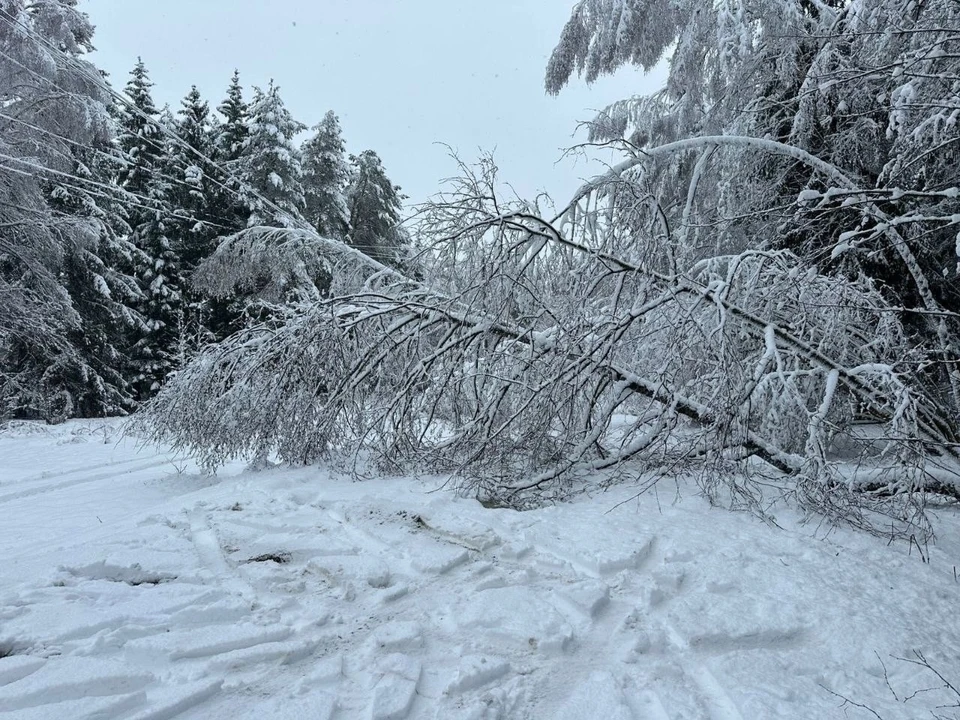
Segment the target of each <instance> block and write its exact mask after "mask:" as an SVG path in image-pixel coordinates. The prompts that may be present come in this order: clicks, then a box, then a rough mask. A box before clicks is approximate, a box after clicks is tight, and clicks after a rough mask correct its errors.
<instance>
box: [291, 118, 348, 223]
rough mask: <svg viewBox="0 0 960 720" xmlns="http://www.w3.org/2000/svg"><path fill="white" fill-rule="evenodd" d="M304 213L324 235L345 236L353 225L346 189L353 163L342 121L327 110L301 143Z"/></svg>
mask: <svg viewBox="0 0 960 720" xmlns="http://www.w3.org/2000/svg"><path fill="white" fill-rule="evenodd" d="M302 152H303V186H304V199H305V210H304V217H305V218H306V219H307V221H308V222H309V223H310V224H311V225H312V226H313V227H315V228H316V229H317V232H318V233H319V234H320V235H321V236H322V237H327V238H333V239H337V240H345V239H346V237H347V233H348V231H349V227H350V212H349V210H348V208H347V197H346V190H347V186H348V184H349V182H350V166H349V165H348V164H347V156H346V149H345V146H344V142H343V137H342V135H341V132H340V121H339V120H338V119H337V116H336V115H334V113H333V111H332V110H331V111H329V112H327V114H326V115H324V117H323V120H322V121H321V122H320V123H319V124H318V125H317V126H316V127H315V128H314V135H313V137H311V138H310V139H308V140H307V141H306V142H304V144H303V147H302Z"/></svg>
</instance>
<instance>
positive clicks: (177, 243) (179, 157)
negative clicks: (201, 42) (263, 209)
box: [167, 86, 222, 356]
mask: <svg viewBox="0 0 960 720" xmlns="http://www.w3.org/2000/svg"><path fill="white" fill-rule="evenodd" d="M173 129H174V131H175V132H176V134H177V136H178V137H179V138H180V140H181V141H182V142H178V143H172V144H170V146H169V158H168V160H167V165H168V169H169V173H170V175H169V176H170V178H171V183H170V186H169V197H168V199H167V204H168V205H169V207H170V208H171V209H172V214H171V215H170V219H169V222H168V227H167V232H168V236H169V238H170V240H171V243H172V249H173V252H174V253H175V254H176V256H177V260H178V262H179V274H180V276H181V283H180V287H181V294H182V299H183V328H182V330H183V332H182V335H181V351H180V355H181V356H183V355H185V354H187V353H188V352H191V351H192V350H193V349H195V348H196V347H197V346H198V345H200V344H202V343H204V342H208V341H210V340H211V339H213V336H214V335H215V334H216V333H214V334H213V335H211V328H210V325H211V323H215V322H217V320H216V319H211V313H212V312H213V311H212V309H211V307H210V303H209V302H208V301H206V300H205V299H204V298H203V297H202V296H201V295H200V294H199V293H198V292H196V291H195V290H193V289H192V288H191V285H190V283H189V277H190V275H191V274H192V273H193V272H194V270H196V268H197V265H198V264H199V263H200V262H201V261H203V259H204V258H206V257H208V256H209V255H210V254H211V253H212V252H213V251H214V249H215V248H216V245H217V239H218V236H219V235H220V234H221V231H220V230H219V229H218V228H219V227H220V224H219V222H218V221H219V219H220V218H219V216H218V212H217V209H218V200H219V198H220V196H221V192H220V190H219V186H218V185H217V181H216V180H215V178H214V177H212V176H211V175H210V173H216V172H217V171H216V168H215V167H212V166H211V165H210V164H209V163H207V162H204V160H203V158H205V157H210V156H211V155H212V154H213V150H214V145H215V142H216V136H215V135H214V129H213V127H212V122H211V115H210V108H209V106H208V104H207V103H206V102H205V101H204V100H203V99H202V98H201V97H200V92H199V91H198V90H197V88H196V86H194V87H192V88H191V90H190V92H189V93H187V95H186V97H184V99H183V100H182V101H181V104H180V110H179V111H178V113H177V117H176V119H175V120H174V122H173ZM220 182H222V181H220Z"/></svg>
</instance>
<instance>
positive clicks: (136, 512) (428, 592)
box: [0, 421, 960, 720]
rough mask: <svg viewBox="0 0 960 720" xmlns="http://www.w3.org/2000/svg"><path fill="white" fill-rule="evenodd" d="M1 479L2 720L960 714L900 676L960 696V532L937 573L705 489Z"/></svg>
mask: <svg viewBox="0 0 960 720" xmlns="http://www.w3.org/2000/svg"><path fill="white" fill-rule="evenodd" d="M0 458H3V463H2V465H0V510H2V512H3V518H4V522H3V523H2V524H0V549H2V550H3V557H4V559H5V562H4V563H3V564H2V565H0V715H3V716H4V717H11V718H16V720H21V719H25V718H50V717H69V718H116V719H117V720H135V719H136V720H147V719H149V720H167V719H170V718H177V719H178V720H181V719H182V720H201V719H203V720H206V719H208V718H209V719H212V720H218V719H221V720H222V719H226V718H230V720H243V719H245V718H250V719H252V718H264V719H265V720H273V719H278V720H279V719H282V718H295V717H311V718H324V719H328V720H329V719H333V720H338V719H341V718H378V719H388V718H393V719H405V718H411V719H413V720H420V719H428V718H429V719H430V720H433V719H435V718H436V719H446V718H451V719H453V720H458V719H463V720H466V719H468V718H470V719H478V720H479V719H485V720H487V719H496V718H500V719H502V720H508V719H513V718H517V719H520V720H532V719H539V718H559V719H566V718H569V719H571V720H573V719H579V718H593V717H601V718H609V719H610V720H646V719H655V720H665V719H670V718H673V719H675V718H691V719H693V720H697V719H704V720H706V719H708V718H710V719H713V720H737V719H739V718H755V717H756V718H774V717H775V718H797V719H800V718H803V719H807V718H820V717H844V716H845V717H850V718H857V717H864V718H866V717H873V715H871V714H870V713H869V712H867V711H866V710H863V709H860V708H857V707H856V706H854V705H847V706H846V707H845V708H841V706H842V705H843V702H844V701H843V700H842V699H841V698H840V697H838V696H843V697H846V698H849V699H850V700H851V701H853V702H857V703H861V704H863V705H866V706H869V707H870V708H872V709H874V710H875V711H876V712H877V713H879V714H880V715H882V716H883V717H884V718H887V719H889V720H897V719H898V718H899V719H906V718H914V717H921V716H925V715H926V716H929V710H930V709H932V708H935V707H936V706H937V705H942V704H944V703H946V704H949V703H950V702H955V701H956V699H957V698H952V699H951V698H950V696H949V695H945V694H943V693H941V692H930V693H920V694H919V695H917V696H916V697H914V698H913V699H912V700H910V701H908V702H907V703H904V702H902V699H903V698H905V697H908V696H909V695H911V694H912V693H914V692H915V691H917V690H920V689H923V688H928V687H932V686H939V685H940V683H939V682H938V681H937V680H936V678H933V677H932V676H931V675H930V674H929V673H927V672H926V671H924V670H923V669H922V668H919V667H918V666H916V665H911V664H908V663H906V662H903V661H901V660H898V659H897V658H904V657H912V653H913V652H914V651H920V652H922V653H923V654H924V655H925V656H926V657H927V658H928V659H930V661H931V662H932V663H934V664H935V665H936V666H937V667H938V668H939V669H940V670H941V671H942V672H944V673H945V675H946V676H947V678H948V679H952V680H953V681H956V680H958V678H957V676H956V672H957V670H956V663H955V659H956V657H957V656H958V654H960V617H958V616H957V613H956V611H955V608H956V607H957V602H958V599H960V597H958V596H960V583H958V582H957V581H956V576H955V567H956V566H957V565H960V540H958V537H960V533H958V532H957V531H958V529H960V513H958V512H957V510H956V509H955V508H950V507H944V508H941V509H940V510H938V511H937V512H936V514H937V516H938V518H939V519H938V530H939V535H940V538H941V539H940V542H939V544H937V545H935V546H931V547H928V548H926V547H925V548H922V550H923V557H925V558H927V559H928V562H923V560H922V559H921V556H920V554H919V553H918V552H917V548H910V547H907V546H905V545H889V544H888V543H887V541H886V539H883V538H874V537H870V536H867V535H864V534H860V533H857V532H856V531H853V530H848V529H844V528H829V527H826V526H824V525H822V524H820V523H817V522H811V523H807V524H804V523H802V522H800V518H799V517H798V516H796V515H795V514H794V513H793V512H792V511H791V510H789V509H788V508H774V512H775V514H776V518H775V520H776V526H775V525H774V524H773V523H769V524H764V523H762V522H760V521H759V520H757V519H756V518H754V517H753V516H750V515H745V514H737V513H732V512H729V511H726V510H723V509H718V508H711V507H709V506H708V505H707V504H706V503H705V502H703V501H702V500H700V499H699V498H698V497H697V496H696V493H695V488H694V486H693V485H692V484H689V483H687V482H685V481H683V480H669V481H667V480H664V481H663V482H662V485H661V488H660V490H659V492H657V493H654V494H649V495H644V496H641V497H638V498H634V497H633V496H634V495H635V493H636V489H635V488H633V487H619V488H614V489H611V490H609V491H607V492H604V493H598V494H596V495H595V496H592V497H582V498H580V499H579V500H576V501H574V502H571V503H568V504H563V505H556V506H552V507H547V508H543V509H540V510H534V511H529V512H524V513H519V512H514V511H511V510H507V509H487V508H484V507H483V506H481V505H480V504H479V503H477V502H476V501H474V500H470V499H465V498H459V497H456V496H455V495H453V494H452V493H451V492H448V491H447V490H437V487H438V486H439V485H440V481H439V480H437V479H434V480H432V481H431V480H424V479H419V480H418V479H414V478H381V479H374V480H368V481H364V482H354V481H352V480H350V479H349V478H345V477H342V476H339V475H337V474H336V473H333V472H331V471H328V470H324V469H322V468H312V469H272V470H269V471H265V472H260V473H249V472H244V471H242V468H241V467H239V466H237V467H232V468H227V469H226V471H224V472H223V473H221V474H220V475H219V476H218V477H216V478H210V477H205V476H202V475H201V474H200V473H199V472H198V471H197V469H196V468H195V467H194V466H193V465H192V463H190V462H189V461H186V460H184V459H182V458H178V457H176V456H174V455H173V454H172V453H170V452H169V451H167V450H166V449H164V448H157V447H150V446H139V445H138V444H137V443H136V442H135V441H134V440H131V439H121V438H120V435H119V433H118V431H117V423H115V422H106V423H104V422H91V421H84V422H71V423H67V424H66V425H63V426H59V427H56V428H47V427H44V426H40V425H35V424H31V423H12V424H8V425H7V426H6V429H5V430H0ZM644 480H646V479H644ZM887 679H889V682H890V685H891V686H892V687H893V688H894V689H895V690H896V691H897V693H898V696H897V697H899V698H900V699H901V700H898V699H897V697H894V695H893V694H892V693H891V691H890V689H889V688H888V687H887V685H886V682H887ZM833 693H835V694H833ZM939 712H941V713H943V712H944V711H939ZM948 716H949V715H948Z"/></svg>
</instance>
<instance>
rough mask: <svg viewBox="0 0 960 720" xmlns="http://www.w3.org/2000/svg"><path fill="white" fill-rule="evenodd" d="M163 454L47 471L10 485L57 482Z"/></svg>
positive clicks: (14, 481)
mask: <svg viewBox="0 0 960 720" xmlns="http://www.w3.org/2000/svg"><path fill="white" fill-rule="evenodd" d="M161 456H162V454H161V453H156V454H155V455H153V456H152V457H150V458H144V457H133V458H127V459H126V460H110V461H108V462H102V463H96V464H93V465H82V466H81V467H76V468H73V469H72V470H62V471H60V472H52V471H50V470H47V471H45V472H42V473H40V474H39V475H31V476H30V477H25V478H21V479H20V480H13V481H11V482H9V483H7V484H8V485H12V486H14V487H16V486H17V485H26V484H28V483H35V482H40V481H41V480H57V479H59V478H63V477H68V476H70V475H77V474H79V473H84V472H91V471H93V470H103V469H105V468H114V467H117V466H119V465H129V464H130V463H135V462H144V461H146V460H148V459H156V458H158V457H161Z"/></svg>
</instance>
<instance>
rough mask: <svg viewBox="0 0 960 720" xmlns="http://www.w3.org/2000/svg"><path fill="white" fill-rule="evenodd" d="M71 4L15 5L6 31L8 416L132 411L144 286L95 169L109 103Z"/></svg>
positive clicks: (2, 140) (2, 42)
mask: <svg viewBox="0 0 960 720" xmlns="http://www.w3.org/2000/svg"><path fill="white" fill-rule="evenodd" d="M74 5H75V3H74V2H72V0H37V1H35V2H30V3H26V2H23V0H10V1H8V2H5V3H4V4H3V7H2V11H3V20H4V22H3V23H2V24H0V51H2V55H0V58H2V59H0V96H2V97H3V98H4V102H3V120H2V123H0V151H2V152H3V153H4V154H5V155H6V156H7V157H8V160H6V161H5V162H4V164H3V168H0V223H2V225H3V227H4V232H3V233H2V234H0V417H3V416H19V417H41V418H45V419H46V420H48V421H50V422H55V421H60V420H63V419H66V418H68V417H71V416H74V415H78V414H84V415H104V414H115V413H120V412H124V411H126V410H128V409H129V408H130V407H131V403H130V394H129V392H128V391H127V387H126V383H125V379H124V378H123V377H122V371H123V368H124V362H123V358H122V357H120V355H121V353H122V350H121V349H120V348H122V347H124V345H125V342H124V338H123V337H122V336H123V334H124V331H125V329H126V328H127V327H128V323H133V322H134V321H135V313H133V312H131V310H130V309H129V307H128V304H129V303H131V302H132V301H133V300H135V298H136V294H137V286H136V284H135V283H132V282H131V281H130V277H129V276H128V275H127V274H126V271H125V268H124V263H125V261H127V260H129V259H130V253H129V252H128V251H129V247H128V246H125V244H124V242H123V239H122V238H123V236H124V235H123V234H124V232H125V228H124V227H123V222H122V219H120V218H119V216H118V214H117V212H116V208H115V207H112V206H111V204H110V203H109V201H104V198H103V194H104V193H103V188H102V187H98V186H93V185H91V184H90V182H98V183H104V181H105V179H106V178H105V173H104V171H103V169H102V166H99V167H98V165H97V160H96V158H97V157H100V155H98V154H99V153H108V151H109V142H110V131H111V125H112V122H111V118H110V114H109V111H108V107H109V101H108V97H107V93H106V91H105V89H104V88H103V87H102V86H101V85H100V84H99V83H98V82H97V81H96V79H98V78H99V75H98V71H97V69H96V68H95V67H94V66H93V65H91V64H90V63H89V62H87V61H86V60H85V58H84V55H85V53H87V52H88V51H90V50H92V44H91V40H92V33H93V28H92V26H91V25H90V23H89V21H88V19H87V18H86V16H85V15H83V14H82V13H81V12H78V11H77V10H76V8H75V7H74Z"/></svg>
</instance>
